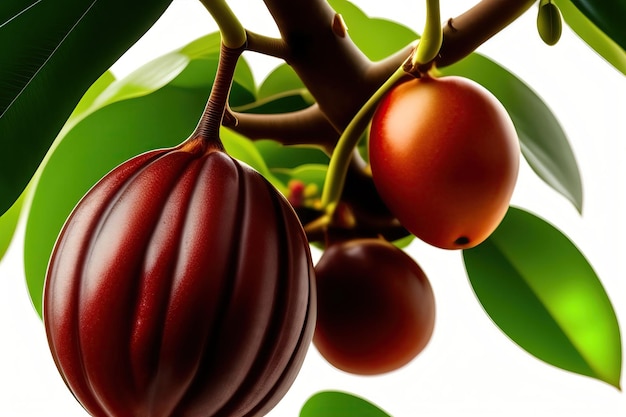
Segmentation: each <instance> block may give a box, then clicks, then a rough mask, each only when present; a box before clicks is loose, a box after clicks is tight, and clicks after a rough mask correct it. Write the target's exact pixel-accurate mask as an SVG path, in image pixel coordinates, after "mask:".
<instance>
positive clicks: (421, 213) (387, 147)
mask: <svg viewBox="0 0 626 417" xmlns="http://www.w3.org/2000/svg"><path fill="white" fill-rule="evenodd" d="M519 154H520V147H519V141H518V138H517V134H516V132H515V128H514V126H513V123H512V121H511V119H510V117H509V116H508V114H507V112H506V110H505V109H504V107H503V106H502V105H501V104H500V102H499V101H498V100H497V99H496V98H495V97H494V96H493V95H492V94H491V93H490V92H488V91H487V90H486V89H485V88H483V87H482V86H480V85H479V84H477V83H475V82H473V81H471V80H468V79H465V78H461V77H443V78H432V77H428V76H426V77H422V78H418V79H412V80H410V81H405V82H403V83H401V84H399V85H397V86H395V87H394V88H393V89H392V90H391V91H390V92H389V93H388V94H387V95H386V96H385V97H384V98H383V100H382V101H381V103H380V104H379V106H378V108H377V109H376V112H375V114H374V117H373V119H372V127H371V132H370V143H369V156H370V163H371V168H372V176H373V179H374V183H375V184H376V188H377V189H378V191H379V193H380V195H381V197H382V198H383V200H384V201H385V203H386V204H387V206H388V207H389V209H390V210H391V211H392V212H393V213H394V214H395V216H396V217H397V218H398V219H399V220H400V222H401V223H402V225H403V226H404V227H406V228H407V229H408V230H409V231H410V232H411V233H413V234H414V235H416V236H417V237H418V238H420V239H422V240H423V241H425V242H427V243H429V244H431V245H434V246H437V247H441V248H446V249H463V248H469V247H473V246H476V245H478V244H479V243H481V242H482V241H483V240H485V239H486V238H487V237H488V236H489V235H490V234H491V232H493V230H494V229H495V228H496V227H497V226H498V224H499V223H500V221H501V220H502V218H503V217H504V215H505V213H506V211H507V209H508V207H509V202H510V199H511V196H512V194H513V189H514V187H515V183H516V181H517V174H518V169H519Z"/></svg>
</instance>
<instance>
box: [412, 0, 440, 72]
mask: <svg viewBox="0 0 626 417" xmlns="http://www.w3.org/2000/svg"><path fill="white" fill-rule="evenodd" d="M442 42H443V32H442V29H441V12H440V10H439V0H426V24H425V25H424V30H423V32H422V37H421V39H420V41H419V44H418V45H417V49H415V52H414V53H413V58H412V61H411V63H412V66H413V68H418V67H420V66H423V65H425V64H428V63H429V62H431V61H432V60H434V59H435V58H436V57H437V55H438V54H439V50H440V49H441V44H442Z"/></svg>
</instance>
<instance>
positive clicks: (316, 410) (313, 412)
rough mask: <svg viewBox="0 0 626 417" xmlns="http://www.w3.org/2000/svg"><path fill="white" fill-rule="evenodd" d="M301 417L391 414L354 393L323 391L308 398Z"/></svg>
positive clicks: (385, 415)
mask: <svg viewBox="0 0 626 417" xmlns="http://www.w3.org/2000/svg"><path fill="white" fill-rule="evenodd" d="M300 417H389V414H387V413H385V412H384V411H382V410H381V409H380V408H378V407H376V406H375V405H373V404H371V403H370V402H368V401H366V400H364V399H362V398H359V397H355V396H354V395H351V394H347V393H344V392H338V391H323V392H318V393H317V394H315V395H313V396H312V397H311V398H309V399H308V400H307V402H306V403H305V404H304V406H303V407H302V410H301V411H300Z"/></svg>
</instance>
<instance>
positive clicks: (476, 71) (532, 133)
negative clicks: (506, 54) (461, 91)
mask: <svg viewBox="0 0 626 417" xmlns="http://www.w3.org/2000/svg"><path fill="white" fill-rule="evenodd" d="M440 71H441V72H442V73H443V74H444V75H453V74H454V75H460V76H464V77H467V78H470V79H472V80H474V81H476V82H477V83H479V84H481V85H483V86H484V87H485V88H487V89H488V90H490V91H491V92H492V93H493V94H494V95H495V96H496V97H497V98H498V100H500V101H501V102H502V104H503V105H504V107H506V109H507V111H508V112H509V114H510V116H511V119H512V120H513V123H514V124H515V128H516V130H517V134H518V136H519V139H520V144H521V148H522V154H523V155H524V157H525V158H526V161H528V164H529V165H530V167H531V168H532V169H533V171H534V172H535V173H536V174H537V175H538V176H539V177H540V178H541V179H542V180H543V181H545V182H546V183H547V184H548V185H550V186H551V187H552V188H553V189H555V190H556V191H558V192H559V193H561V194H562V195H563V196H565V197H566V198H567V199H568V200H569V201H571V202H572V204H574V206H575V207H576V209H577V210H578V211H579V212H580V211H582V207H583V191H582V181H581V178H580V172H579V171H578V164H577V163H576V159H575V157H574V152H573V151H572V148H571V146H570V144H569V141H568V140H567V136H566V135H565V132H564V131H563V129H562V128H561V125H560V124H559V122H558V120H557V119H556V117H555V116H554V114H553V113H552V111H550V109H549V108H548V106H547V105H546V104H545V103H544V102H543V100H542V99H541V98H540V97H539V96H538V95H537V94H536V93H535V92H534V91H533V90H532V89H531V88H530V87H528V86H527V85H526V84H525V83H524V82H523V81H521V80H520V79H519V78H517V77H516V76H515V75H513V74H511V73H510V72H509V71H507V70H506V69H504V68H503V67H501V66H500V65H498V64H496V63H495V62H493V61H491V60H489V59H488V58H486V57H484V56H482V55H479V54H477V53H474V54H471V55H470V56H468V57H466V58H465V59H463V60H461V61H459V62H457V63H456V64H454V65H451V66H448V67H445V68H442V69H441V70H440Z"/></svg>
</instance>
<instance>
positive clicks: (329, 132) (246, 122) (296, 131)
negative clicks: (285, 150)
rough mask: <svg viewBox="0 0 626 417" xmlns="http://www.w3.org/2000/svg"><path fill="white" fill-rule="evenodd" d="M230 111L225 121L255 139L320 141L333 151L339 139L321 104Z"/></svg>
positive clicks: (282, 141)
mask: <svg viewBox="0 0 626 417" xmlns="http://www.w3.org/2000/svg"><path fill="white" fill-rule="evenodd" d="M228 112H229V116H228V117H227V118H225V119H224V125H225V126H227V127H230V128H231V129H233V130H235V131H236V132H238V133H241V134H242V135H244V136H246V137H248V138H249V139H252V140H258V139H272V140H275V141H278V142H280V143H282V144H283V145H302V144H308V145H318V146H320V147H322V148H323V149H324V150H325V151H327V152H328V153H331V152H332V149H333V147H334V146H335V143H337V140H338V139H339V133H338V132H337V130H335V129H334V128H333V127H332V126H331V124H330V123H328V120H327V119H326V117H325V116H324V113H322V112H321V111H320V109H319V106H317V105H312V106H310V107H307V108H306V109H304V110H299V111H294V112H291V113H282V114H252V113H237V112H233V111H232V110H229V111H228Z"/></svg>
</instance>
